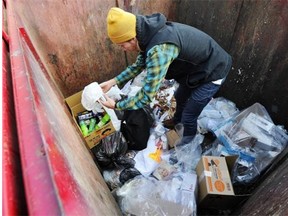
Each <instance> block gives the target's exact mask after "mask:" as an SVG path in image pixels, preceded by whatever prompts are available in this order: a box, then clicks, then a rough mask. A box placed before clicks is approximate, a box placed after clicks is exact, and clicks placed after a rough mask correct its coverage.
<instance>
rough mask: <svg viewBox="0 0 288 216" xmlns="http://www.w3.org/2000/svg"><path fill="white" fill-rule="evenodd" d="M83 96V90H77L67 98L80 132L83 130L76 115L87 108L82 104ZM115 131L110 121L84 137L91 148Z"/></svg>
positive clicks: (66, 100)
mask: <svg viewBox="0 0 288 216" xmlns="http://www.w3.org/2000/svg"><path fill="white" fill-rule="evenodd" d="M81 97H82V91H80V92H77V93H76V94H74V95H72V96H70V97H68V98H66V99H65V102H66V104H67V105H68V107H69V109H70V112H71V114H72V116H73V120H74V122H75V124H76V125H77V127H78V129H79V131H80V132H81V129H80V127H79V125H78V122H77V119H76V117H77V114H78V113H80V112H83V111H85V110H86V109H85V108H84V107H83V106H82V104H81ZM113 132H115V128H114V127H113V124H112V122H111V121H109V122H108V123H107V124H105V125H104V126H103V127H101V128H100V129H98V130H96V131H93V132H92V133H90V134H88V135H87V136H83V137H84V139H85V141H86V143H87V145H88V147H89V148H90V149H92V148H93V147H95V146H96V145H97V144H98V143H99V142H100V141H101V139H103V138H104V137H106V136H108V135H110V134H112V133H113ZM81 134H82V132H81Z"/></svg>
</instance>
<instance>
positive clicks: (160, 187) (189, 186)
mask: <svg viewBox="0 0 288 216" xmlns="http://www.w3.org/2000/svg"><path fill="white" fill-rule="evenodd" d="M196 185H197V176H196V174H193V173H191V174H185V173H182V174H180V175H178V176H175V177H174V178H172V179H171V180H169V181H158V180H156V179H154V178H145V177H143V176H139V177H135V178H134V179H133V180H131V181H128V182H126V183H125V184H124V185H123V186H122V187H121V188H119V189H118V190H117V191H116V194H117V201H118V203H119V206H120V208H121V210H122V212H123V213H124V214H132V215H137V216H142V215H153V216H154V215H159V216H160V215H161V216H164V215H165V216H169V215H171V216H175V215H179V216H180V215H196V200H195V197H196V194H197V193H196V191H197V189H196ZM135 191H137V193H135ZM195 193H196V194H195Z"/></svg>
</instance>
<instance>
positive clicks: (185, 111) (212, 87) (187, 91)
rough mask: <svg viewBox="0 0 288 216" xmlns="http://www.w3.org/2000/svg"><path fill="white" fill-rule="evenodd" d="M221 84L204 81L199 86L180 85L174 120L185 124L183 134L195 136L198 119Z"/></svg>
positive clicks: (176, 96) (177, 91)
mask: <svg viewBox="0 0 288 216" xmlns="http://www.w3.org/2000/svg"><path fill="white" fill-rule="evenodd" d="M220 86H221V85H216V84H214V83H212V82H209V83H204V84H202V85H200V86H198V87H197V88H193V89H192V88H189V87H187V86H186V85H181V84H180V85H179V87H178V89H177V90H176V92H175V99H176V112H175V114H174V122H175V123H176V124H177V123H182V124H183V126H184V132H183V136H194V135H195V134H196V132H197V119H198V117H199V115H200V113H201V112H202V110H203V109H204V107H205V106H206V105H207V104H208V103H209V101H210V100H211V99H212V97H213V96H214V94H215V93H216V92H217V91H218V90H219V88H220Z"/></svg>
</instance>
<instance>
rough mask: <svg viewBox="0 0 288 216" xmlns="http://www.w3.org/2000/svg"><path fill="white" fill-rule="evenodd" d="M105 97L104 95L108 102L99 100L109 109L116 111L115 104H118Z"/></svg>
mask: <svg viewBox="0 0 288 216" xmlns="http://www.w3.org/2000/svg"><path fill="white" fill-rule="evenodd" d="M103 95H104V97H105V99H106V100H105V101H104V100H101V99H100V100H99V101H100V103H101V104H102V105H103V106H105V107H107V108H110V109H115V103H116V102H115V101H114V100H113V99H112V98H110V97H108V96H107V95H106V94H103Z"/></svg>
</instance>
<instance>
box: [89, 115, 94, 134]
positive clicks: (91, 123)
mask: <svg viewBox="0 0 288 216" xmlns="http://www.w3.org/2000/svg"><path fill="white" fill-rule="evenodd" d="M95 125H96V118H91V119H90V124H89V128H88V132H89V133H91V132H92V131H93V130H94V129H95Z"/></svg>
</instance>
